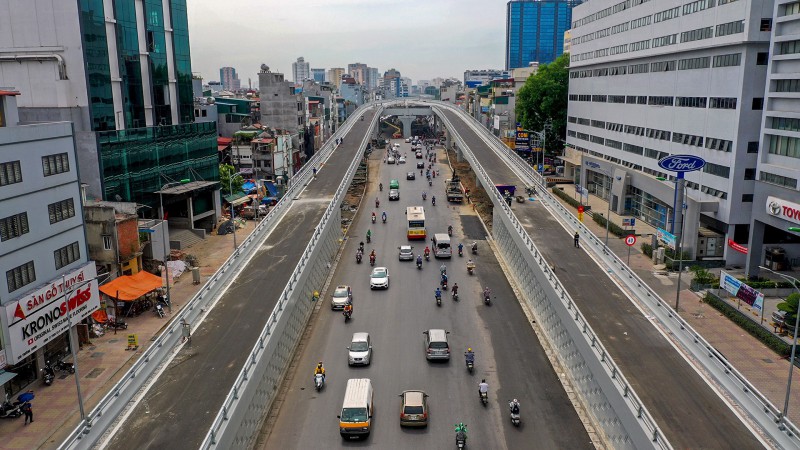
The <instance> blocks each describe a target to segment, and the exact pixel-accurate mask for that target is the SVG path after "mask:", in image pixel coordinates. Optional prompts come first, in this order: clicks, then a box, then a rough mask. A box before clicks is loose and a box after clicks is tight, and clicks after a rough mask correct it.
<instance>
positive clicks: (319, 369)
mask: <svg viewBox="0 0 800 450" xmlns="http://www.w3.org/2000/svg"><path fill="white" fill-rule="evenodd" d="M317 374H320V375H322V382H323V383H324V382H325V366H323V365H322V361H320V362H319V363H317V367H315V368H314V375H315V376H316V375H317Z"/></svg>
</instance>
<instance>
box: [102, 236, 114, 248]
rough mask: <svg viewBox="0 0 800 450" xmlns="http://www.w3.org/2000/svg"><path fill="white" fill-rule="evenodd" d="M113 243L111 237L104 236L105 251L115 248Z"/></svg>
mask: <svg viewBox="0 0 800 450" xmlns="http://www.w3.org/2000/svg"><path fill="white" fill-rule="evenodd" d="M112 244H113V242H112V241H111V235H109V234H104V235H103V250H111V249H112V248H113V245H112Z"/></svg>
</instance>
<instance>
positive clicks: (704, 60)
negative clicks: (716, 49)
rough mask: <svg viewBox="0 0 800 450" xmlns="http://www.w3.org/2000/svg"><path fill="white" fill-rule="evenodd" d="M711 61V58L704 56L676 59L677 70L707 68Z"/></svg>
mask: <svg viewBox="0 0 800 450" xmlns="http://www.w3.org/2000/svg"><path fill="white" fill-rule="evenodd" d="M710 63H711V58H709V57H708V56H704V57H701V58H688V59H679V60H678V70H692V69H707V68H708V66H709V64H710Z"/></svg>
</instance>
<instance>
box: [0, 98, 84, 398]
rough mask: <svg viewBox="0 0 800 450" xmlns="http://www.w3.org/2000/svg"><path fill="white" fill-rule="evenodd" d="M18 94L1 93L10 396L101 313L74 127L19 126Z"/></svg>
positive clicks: (2, 257) (1, 352) (2, 250)
mask: <svg viewBox="0 0 800 450" xmlns="http://www.w3.org/2000/svg"><path fill="white" fill-rule="evenodd" d="M17 95H19V92H18V91H16V90H14V89H10V88H0V211H2V214H0V272H1V273H3V274H5V276H4V277H2V278H0V299H2V300H0V308H2V309H3V314H0V327H2V349H0V385H4V386H5V389H6V392H8V393H10V394H12V395H13V394H15V393H16V392H19V391H20V390H21V389H22V388H23V387H25V386H26V385H27V384H29V383H30V382H32V381H33V380H36V379H37V378H38V374H39V372H40V370H41V369H42V368H43V367H44V363H45V361H46V360H51V361H52V360H54V359H55V358H58V357H62V356H65V355H66V354H67V353H68V352H69V351H70V342H69V333H70V332H71V333H77V331H76V330H75V327H74V325H76V324H77V323H79V322H80V321H81V320H83V319H85V318H86V317H88V316H89V315H90V314H91V313H92V312H93V311H94V310H95V309H97V308H98V307H99V306H100V294H99V292H98V288H97V285H98V282H97V271H96V268H95V264H94V262H93V261H89V260H88V256H89V252H88V250H87V246H86V237H85V234H84V228H83V225H84V220H83V211H82V203H81V184H80V182H79V180H78V161H77V157H76V152H75V140H74V134H73V127H72V124H71V123H69V122H50V123H42V122H40V123H35V124H26V123H24V122H22V123H20V119H19V117H20V115H19V111H18V109H17V104H16V96H17ZM67 296H68V297H69V299H70V302H69V307H67V302H66V299H67ZM67 308H69V310H70V311H71V312H72V314H70V315H69V317H70V319H68V318H67V317H68V315H67V314H65V313H63V312H62V311H65V310H66V309H67ZM70 320H71V323H70ZM70 324H72V325H73V327H72V328H71V327H70ZM76 336H77V334H76ZM75 342H77V340H76V341H75Z"/></svg>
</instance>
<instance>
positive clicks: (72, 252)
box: [53, 242, 81, 270]
mask: <svg viewBox="0 0 800 450" xmlns="http://www.w3.org/2000/svg"><path fill="white" fill-rule="evenodd" d="M53 257H54V258H55V260H56V270H58V269H60V268H62V267H66V266H68V265H70V264H72V263H74V262H75V261H77V260H79V259H80V258H81V249H80V246H78V243H77V242H73V243H72V244H69V245H67V246H65V247H61V248H60V249H58V250H56V251H54V252H53Z"/></svg>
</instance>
